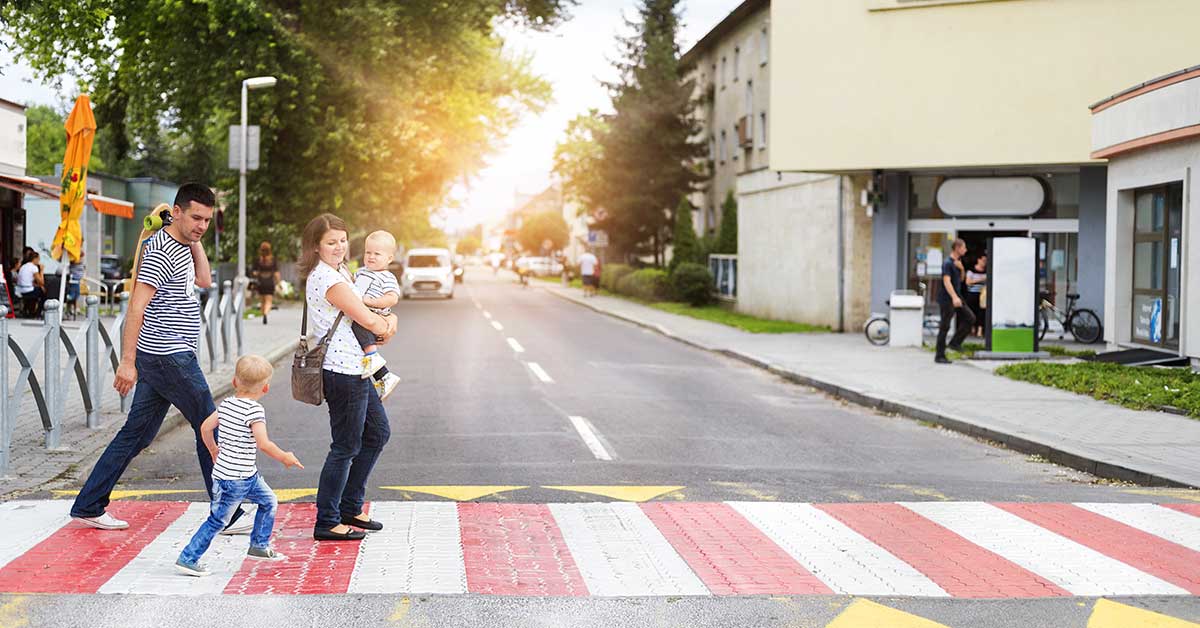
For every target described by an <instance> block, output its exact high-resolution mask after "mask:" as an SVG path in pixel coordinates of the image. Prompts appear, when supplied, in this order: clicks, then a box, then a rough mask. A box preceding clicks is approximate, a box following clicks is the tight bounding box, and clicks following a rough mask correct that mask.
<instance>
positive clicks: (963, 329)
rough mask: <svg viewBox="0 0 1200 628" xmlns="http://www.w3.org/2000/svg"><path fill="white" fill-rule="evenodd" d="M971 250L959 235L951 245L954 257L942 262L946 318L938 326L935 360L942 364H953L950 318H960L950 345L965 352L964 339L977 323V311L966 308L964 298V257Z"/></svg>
mask: <svg viewBox="0 0 1200 628" xmlns="http://www.w3.org/2000/svg"><path fill="white" fill-rule="evenodd" d="M966 253H967V243H966V242H964V241H963V240H962V238H956V239H955V240H954V244H952V245H951V247H950V256H949V257H947V258H946V261H944V262H942V290H941V291H940V292H939V293H938V306H939V307H940V309H941V315H942V320H941V324H940V325H938V336H937V354H936V355H935V357H934V361H935V362H937V363H938V364H949V363H950V360H948V359H947V358H946V346H947V345H946V334H947V333H948V332H949V331H950V321H952V320H954V319H955V318H956V317H957V319H958V320H957V322H956V323H955V325H954V337H953V338H952V339H951V340H950V344H949V347H950V348H951V349H954V350H955V351H962V343H963V340H965V339H966V337H967V334H969V333H971V327H972V326H973V325H974V324H975V314H973V313H972V312H971V310H970V309H969V308H967V307H965V305H966V304H965V303H964V302H963V300H962V296H961V295H962V291H963V280H962V269H961V264H962V261H961V260H962V256H963V255H965V254H966Z"/></svg>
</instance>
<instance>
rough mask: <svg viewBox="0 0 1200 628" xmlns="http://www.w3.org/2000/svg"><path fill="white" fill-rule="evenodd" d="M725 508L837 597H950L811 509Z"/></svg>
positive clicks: (755, 504)
mask: <svg viewBox="0 0 1200 628" xmlns="http://www.w3.org/2000/svg"><path fill="white" fill-rule="evenodd" d="M729 505H730V506H731V507H732V508H733V509H734V510H737V511H738V512H740V513H741V514H742V516H744V517H746V519H748V520H749V521H750V522H751V523H753V524H754V525H755V526H757V527H758V529H759V530H762V531H763V533H764V534H766V535H767V536H769V537H771V539H772V540H773V541H775V543H777V544H778V545H779V547H782V548H783V549H784V551H786V552H787V553H788V554H791V555H792V558H795V559H796V561H797V562H799V563H800V564H801V565H804V567H805V568H806V569H808V570H809V571H810V572H812V574H813V575H814V576H816V577H818V578H820V579H821V581H822V582H824V583H825V584H827V585H829V588H831V589H833V590H834V591H835V592H837V593H849V594H852V595H920V596H926V597H947V596H948V595H949V594H947V593H946V592H945V591H944V590H943V589H942V588H941V587H939V586H938V585H937V583H935V582H933V581H932V580H930V579H929V578H927V577H926V576H925V575H924V574H922V573H921V572H919V571H917V570H916V569H915V568H913V567H912V566H911V565H909V564H908V563H906V562H904V561H902V560H900V559H899V558H897V557H896V556H894V555H893V554H892V553H890V552H888V551H887V550H885V549H883V548H882V547H880V546H878V545H876V544H875V543H872V542H871V541H870V540H869V539H867V538H866V537H864V536H863V535H861V534H859V533H858V532H855V531H854V530H852V529H850V528H849V527H848V526H846V525H845V524H843V523H842V522H840V521H838V520H837V519H835V518H834V517H833V516H831V515H830V514H829V513H826V512H825V511H823V510H819V509H817V508H814V507H813V506H812V505H811V504H771V503H763V502H729Z"/></svg>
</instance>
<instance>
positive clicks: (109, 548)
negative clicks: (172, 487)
mask: <svg viewBox="0 0 1200 628" xmlns="http://www.w3.org/2000/svg"><path fill="white" fill-rule="evenodd" d="M187 507H188V505H187V504H186V503H184V502H138V501H125V502H113V503H112V504H110V505H109V507H108V512H109V513H110V514H112V515H113V516H114V517H116V518H118V519H124V520H125V521H128V522H129V528H127V529H125V530H97V529H95V528H92V527H88V526H85V525H83V524H81V523H79V522H77V521H72V522H71V523H69V524H67V525H65V526H63V527H62V529H60V530H59V531H58V532H55V533H54V534H53V535H52V536H51V537H50V538H48V539H46V540H45V541H42V542H41V543H38V544H37V545H36V546H34V547H33V549H31V550H29V551H28V552H25V553H24V554H22V555H21V556H20V557H19V558H17V559H16V560H14V561H12V562H10V563H8V564H7V565H5V566H4V568H3V569H0V591H4V592H7V593H95V592H96V591H98V590H100V587H101V586H103V585H104V583H105V582H108V580H109V579H110V578H112V577H113V576H114V575H115V574H116V573H117V572H118V571H120V570H121V569H123V568H124V567H125V565H127V564H129V561H131V560H133V559H134V557H135V556H137V555H138V552H141V551H142V548H144V547H145V546H146V545H148V544H149V543H150V542H151V541H153V540H154V539H155V538H156V537H157V536H158V535H159V534H162V532H163V531H164V530H166V529H167V526H169V525H171V524H172V523H174V522H175V520H176V519H178V518H179V517H180V516H181V515H183V512H184V511H185V510H187ZM169 567H170V565H167V567H165V568H169Z"/></svg>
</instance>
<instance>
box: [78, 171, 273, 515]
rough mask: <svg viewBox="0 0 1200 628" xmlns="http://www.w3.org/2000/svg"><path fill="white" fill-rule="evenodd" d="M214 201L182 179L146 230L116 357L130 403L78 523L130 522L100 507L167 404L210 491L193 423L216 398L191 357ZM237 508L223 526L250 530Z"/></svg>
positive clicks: (206, 278)
mask: <svg viewBox="0 0 1200 628" xmlns="http://www.w3.org/2000/svg"><path fill="white" fill-rule="evenodd" d="M216 202H217V200H216V197H215V196H214V195H213V192H212V190H210V189H208V188H207V187H205V186H203V185H200V184H198V183H185V184H184V185H183V186H181V187H180V188H179V192H178V193H176V195H175V204H174V206H173V207H172V208H171V216H172V219H173V221H172V222H171V224H170V225H169V226H167V227H164V228H162V229H159V230H158V232H156V233H155V234H154V235H153V236H151V237H150V239H149V240H148V241H147V242H146V245H145V248H144V249H143V250H142V257H141V262H140V263H139V264H138V268H136V269H135V271H136V272H137V282H136V283H135V284H134V285H133V295H132V296H131V297H130V299H129V311H128V313H127V314H126V318H125V332H124V336H123V337H122V338H123V340H122V342H121V347H122V348H123V349H122V352H121V364H120V366H118V367H117V373H116V379H115V381H114V382H113V387H114V388H116V389H117V392H118V393H120V394H121V395H127V394H129V392H130V391H131V390H133V391H134V393H133V405H132V407H131V408H130V410H129V416H128V417H127V418H126V419H125V425H123V426H121V430H120V431H119V432H117V435H116V436H114V437H113V439H112V442H110V443H109V444H108V447H107V448H106V449H105V450H104V453H102V454H101V455H100V460H98V461H97V462H96V466H95V467H94V468H93V469H92V472H91V474H89V475H88V478H87V481H86V482H84V484H83V489H82V490H81V491H79V495H77V496H76V497H75V503H74V504H73V505H72V506H71V516H72V517H73V518H75V519H76V520H78V521H79V522H81V523H83V524H85V525H89V526H92V527H93V528H100V529H103V530H119V529H122V528H128V527H129V524H128V523H126V522H124V521H121V520H120V519H117V518H116V517H113V516H112V515H110V514H108V513H107V512H105V508H107V507H108V502H109V496H110V495H111V493H112V490H113V487H115V486H116V485H117V481H118V480H120V479H121V475H122V474H123V473H125V469H126V468H127V467H128V466H129V463H130V462H132V461H133V458H134V457H135V456H137V455H138V453H139V452H141V451H142V450H143V449H145V448H146V447H148V446H149V445H150V443H151V442H152V441H153V440H154V437H155V435H157V434H158V428H159V427H160V426H162V422H163V419H164V418H165V417H166V416H167V410H170V408H171V406H175V407H176V408H178V409H179V411H180V412H181V413H183V416H184V418H186V419H187V421H188V423H190V424H191V425H192V430H193V431H194V432H195V434H196V456H197V457H198V458H199V459H200V474H201V476H203V478H204V487H205V488H206V489H208V495H209V497H210V498H211V497H212V496H213V485H212V468H213V461H212V456H211V455H209V453H208V447H207V446H205V444H204V441H203V439H202V438H201V435H200V426H201V424H203V423H204V421H205V420H206V419H207V418H208V417H209V415H211V414H212V413H213V410H214V409H215V406H214V405H213V398H212V393H211V392H210V391H209V389H208V380H206V379H205V378H204V372H203V371H202V370H200V362H199V360H198V359H197V358H196V349H197V340H198V338H199V337H200V301H199V299H197V297H196V288H197V287H200V288H208V287H210V286H211V285H212V269H211V268H210V267H209V264H208V256H207V255H205V253H204V245H203V244H201V239H202V238H203V237H204V232H205V231H207V230H208V225H209V223H210V222H211V221H212V215H213V205H216ZM135 383H136V384H137V389H136V390H134V384H135ZM242 514H243V511H242V509H241V508H238V509H236V510H235V511H234V513H233V515H232V517H231V518H230V523H229V526H228V527H226V529H225V530H224V533H225V534H240V533H245V532H249V531H250V525H249V523H248V522H244V521H239V519H241V518H242Z"/></svg>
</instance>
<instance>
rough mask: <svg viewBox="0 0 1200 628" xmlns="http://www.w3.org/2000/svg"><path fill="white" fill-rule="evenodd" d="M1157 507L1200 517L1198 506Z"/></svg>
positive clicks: (1171, 505)
mask: <svg viewBox="0 0 1200 628" xmlns="http://www.w3.org/2000/svg"><path fill="white" fill-rule="evenodd" d="M1159 506H1162V507H1163V508H1170V509H1171V510H1178V511H1179V512H1186V513H1187V514H1189V515H1195V516H1197V517H1200V504H1159Z"/></svg>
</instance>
